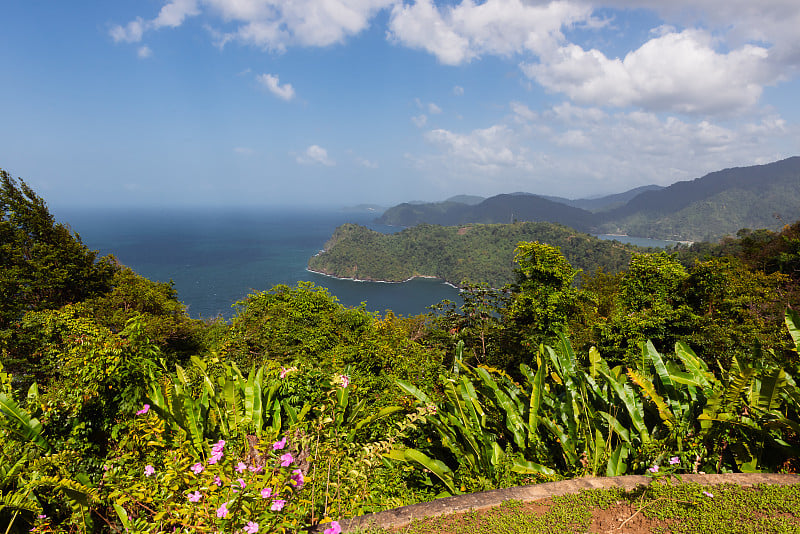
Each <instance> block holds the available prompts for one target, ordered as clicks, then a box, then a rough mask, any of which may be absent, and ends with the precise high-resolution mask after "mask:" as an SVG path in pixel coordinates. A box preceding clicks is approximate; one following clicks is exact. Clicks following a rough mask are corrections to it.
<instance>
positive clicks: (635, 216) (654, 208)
mask: <svg viewBox="0 0 800 534" xmlns="http://www.w3.org/2000/svg"><path fill="white" fill-rule="evenodd" d="M453 198H458V197H453ZM798 219H800V157H797V156H795V157H791V158H788V159H785V160H781V161H776V162H773V163H768V164H765V165H755V166H750V167H735V168H731V169H724V170H721V171H716V172H712V173H710V174H707V175H705V176H703V177H701V178H697V179H694V180H688V181H682V182H677V183H674V184H672V185H670V186H668V187H661V186H652V185H651V186H642V187H637V188H635V189H631V190H629V191H625V192H623V193H619V194H616V195H608V196H606V197H601V198H598V199H578V200H569V199H563V198H560V197H547V196H540V195H535V194H531V193H512V194H502V195H496V196H493V197H490V198H487V199H485V200H483V201H482V202H480V203H477V204H473V205H466V204H464V203H460V202H453V201H452V200H450V201H445V202H437V203H424V204H414V205H411V204H408V203H406V204H400V205H398V206H394V207H392V208H389V209H388V210H386V211H385V212H384V214H383V215H382V216H381V217H380V218H379V219H377V222H380V223H383V224H390V225H397V226H414V225H417V224H420V223H429V224H441V225H444V226H450V225H459V224H467V223H509V222H513V221H515V220H516V221H539V222H554V223H558V224H563V225H565V226H569V227H572V228H575V229H576V230H580V231H584V232H594V233H615V234H627V235H632V236H639V237H652V238H659V239H678V240H691V241H715V240H718V239H720V238H721V237H723V236H725V235H733V234H735V233H736V232H737V231H738V230H739V229H741V228H752V229H756V228H768V229H772V230H777V229H779V228H780V227H781V226H783V225H784V224H788V223H791V222H794V221H795V220H798Z"/></svg>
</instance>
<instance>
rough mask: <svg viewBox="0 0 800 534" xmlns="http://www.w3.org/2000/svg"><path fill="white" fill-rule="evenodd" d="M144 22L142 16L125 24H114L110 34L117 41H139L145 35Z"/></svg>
mask: <svg viewBox="0 0 800 534" xmlns="http://www.w3.org/2000/svg"><path fill="white" fill-rule="evenodd" d="M144 24H145V23H144V21H143V20H142V18H141V17H137V18H136V20H132V21H130V22H129V23H128V24H126V25H125V26H120V25H115V26H112V28H111V30H109V34H110V35H111V38H112V39H114V42H115V43H138V42H139V41H141V40H142V35H144Z"/></svg>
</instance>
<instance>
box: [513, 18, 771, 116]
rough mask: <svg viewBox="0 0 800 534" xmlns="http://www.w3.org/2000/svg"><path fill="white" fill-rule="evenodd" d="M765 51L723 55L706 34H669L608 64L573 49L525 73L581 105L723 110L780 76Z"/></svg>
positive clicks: (741, 105) (738, 106) (743, 103)
mask: <svg viewBox="0 0 800 534" xmlns="http://www.w3.org/2000/svg"><path fill="white" fill-rule="evenodd" d="M767 56H768V51H767V50H766V49H765V48H763V47H760V46H754V45H745V46H743V47H742V48H739V49H736V50H732V51H729V52H727V53H719V52H717V51H715V50H714V48H713V47H712V37H711V35H710V34H709V33H707V32H704V31H699V30H684V31H682V32H679V33H676V32H672V31H670V32H667V33H663V34H662V35H660V36H658V37H656V38H653V39H651V40H649V41H647V42H646V43H645V44H643V45H642V46H641V47H640V48H638V49H637V50H634V51H632V52H630V53H628V54H627V55H626V56H625V57H624V58H623V59H619V58H615V59H610V58H608V57H606V56H605V55H604V54H603V53H602V52H600V51H598V50H596V49H592V50H588V51H587V50H584V49H583V48H581V47H579V46H577V45H574V44H570V45H567V46H564V47H561V48H559V49H558V50H557V51H555V52H554V53H553V54H551V55H549V56H548V57H547V58H542V59H541V62H540V63H531V64H523V65H522V70H523V71H524V72H525V73H526V74H527V75H528V76H529V77H531V78H533V79H535V80H536V81H537V82H539V83H540V84H541V85H542V86H544V87H545V88H547V89H549V90H551V91H554V92H560V93H564V94H566V95H567V96H569V97H570V98H571V99H573V100H574V101H576V102H579V103H585V104H597V105H611V106H617V107H627V106H636V107H641V108H645V109H649V110H656V111H675V112H681V113H720V112H726V111H739V110H743V109H747V108H749V107H751V106H753V105H755V104H756V103H757V102H758V100H759V97H760V96H761V93H762V89H763V85H764V84H767V83H770V82H772V81H774V79H775V77H774V76H773V75H771V74H770V72H769V69H765V67H764V59H766V58H767Z"/></svg>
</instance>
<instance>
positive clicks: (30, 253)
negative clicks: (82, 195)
mask: <svg viewBox="0 0 800 534" xmlns="http://www.w3.org/2000/svg"><path fill="white" fill-rule="evenodd" d="M114 263H115V262H114V260H113V258H111V257H109V256H106V257H103V258H100V259H99V260H98V259H97V251H92V250H89V249H88V248H87V247H86V245H84V244H83V243H82V242H81V240H80V236H78V235H77V234H73V233H72V232H71V231H70V230H69V229H68V228H67V227H65V226H64V225H63V224H60V223H56V222H55V219H54V217H53V215H52V214H51V213H50V211H49V210H48V209H47V205H46V204H45V202H44V200H42V199H41V198H40V197H39V196H38V195H36V193H35V192H34V191H33V189H31V188H30V186H28V185H27V184H26V183H25V182H24V181H22V180H19V183H17V182H16V181H15V180H14V179H13V178H12V177H11V176H10V175H9V174H8V173H7V172H6V171H4V170H2V169H0V330H3V329H7V328H8V327H9V326H10V324H11V323H12V322H13V321H15V320H18V319H19V318H20V317H22V315H23V314H24V313H25V312H26V311H39V310H46V309H53V308H59V307H61V306H63V305H64V304H68V303H70V302H77V301H80V300H84V299H86V298H87V297H90V296H93V295H98V294H102V293H105V292H107V291H108V290H109V289H110V288H111V278H112V276H113V275H114V271H115V264H114Z"/></svg>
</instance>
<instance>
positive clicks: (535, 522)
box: [360, 482, 800, 534]
mask: <svg viewBox="0 0 800 534" xmlns="http://www.w3.org/2000/svg"><path fill="white" fill-rule="evenodd" d="M360 532H361V533H362V534H389V533H392V534H455V533H469V534H484V533H485V534H539V533H585V532H596V533H609V534H610V533H615V534H616V533H640V532H641V533H650V532H652V533H658V534H667V533H671V534H689V533H702V534H742V533H748V532H756V533H759V534H766V533H775V534H784V533H800V484H796V485H790V486H775V485H763V486H756V487H752V488H743V487H740V486H736V485H731V484H724V485H717V486H701V485H699V484H692V483H687V484H680V483H669V482H661V483H653V484H651V485H650V486H648V487H646V488H645V487H640V488H637V489H635V490H633V491H624V490H622V489H619V488H613V489H605V490H589V491H583V492H581V493H579V494H576V495H568V496H563V497H553V498H551V499H546V500H543V501H536V502H532V503H522V502H520V501H508V502H505V503H503V504H502V505H500V506H497V507H495V508H491V509H489V510H485V511H481V512H476V511H471V512H467V513H460V514H451V515H447V516H441V517H435V518H428V519H422V520H417V521H414V522H413V523H411V524H410V525H408V526H405V527H402V528H399V529H395V530H384V529H369V530H362V531H360Z"/></svg>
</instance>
